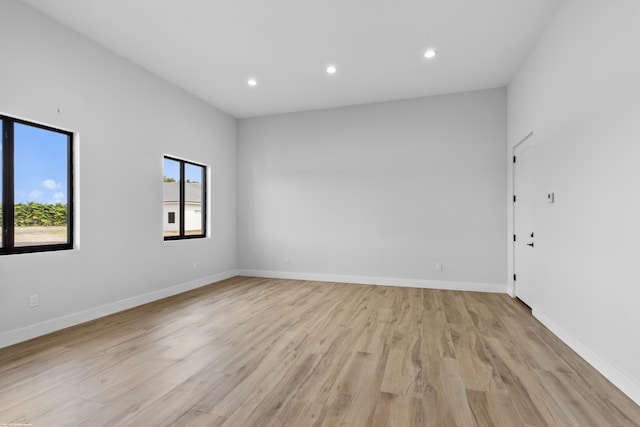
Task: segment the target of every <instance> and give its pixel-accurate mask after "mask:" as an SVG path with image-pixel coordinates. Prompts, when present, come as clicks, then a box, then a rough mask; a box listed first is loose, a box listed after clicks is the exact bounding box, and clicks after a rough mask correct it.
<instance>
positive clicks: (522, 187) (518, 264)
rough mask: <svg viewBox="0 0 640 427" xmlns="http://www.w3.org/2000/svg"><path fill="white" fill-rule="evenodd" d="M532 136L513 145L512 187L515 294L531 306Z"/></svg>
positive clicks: (533, 298)
mask: <svg viewBox="0 0 640 427" xmlns="http://www.w3.org/2000/svg"><path fill="white" fill-rule="evenodd" d="M532 152H533V138H532V137H527V138H526V139H525V140H524V141H522V142H521V143H519V144H518V145H516V147H515V148H514V160H515V163H514V164H513V189H514V195H515V201H514V223H513V226H514V233H515V240H514V242H513V245H514V251H513V253H514V273H515V276H514V278H515V281H514V285H515V291H516V297H518V298H520V299H521V300H522V301H524V303H525V304H527V305H528V306H529V307H533V305H534V303H535V301H534V300H535V294H536V290H535V286H534V283H533V282H532V280H533V272H534V263H533V255H534V251H535V250H536V248H535V230H534V221H533V161H534V159H533V155H532Z"/></svg>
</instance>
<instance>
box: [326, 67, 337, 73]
mask: <svg viewBox="0 0 640 427" xmlns="http://www.w3.org/2000/svg"><path fill="white" fill-rule="evenodd" d="M336 71H338V70H337V69H336V67H335V65H329V66H328V67H327V73H329V74H335V72H336Z"/></svg>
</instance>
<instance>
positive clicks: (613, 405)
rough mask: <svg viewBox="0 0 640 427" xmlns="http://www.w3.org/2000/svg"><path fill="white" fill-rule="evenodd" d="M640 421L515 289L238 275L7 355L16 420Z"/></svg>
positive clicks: (4, 367)
mask: <svg viewBox="0 0 640 427" xmlns="http://www.w3.org/2000/svg"><path fill="white" fill-rule="evenodd" d="M3 423H4V424H8V423H28V424H31V425H33V426H134V425H135V426H165V425H175V426H224V427H227V426H261V427H262V426H294V427H304V426H350V427H351V426H438V427H443V426H444V427H448V426H464V427H466V426H509V427H511V426H580V427H587V426H598V427H602V426H638V425H639V423H640V407H638V406H637V405H636V404H635V403H633V402H632V401H631V400H630V399H628V398H627V397H626V396H624V395H623V394H622V393H621V392H620V391H619V390H617V389H616V388H615V387H613V386H612V385H611V384H610V383H609V382H608V381H607V380H606V379H605V378H604V377H602V376H601V375H600V374H599V373H597V372H596V371H595V370H594V369H593V368H592V367H590V366H589V365H588V364H587V363H586V362H584V361H583V360H582V359H581V358H580V357H578V356H577V355H576V354H575V353H574V352H573V351H572V350H571V349H569V348H568V347H567V346H566V345H564V344H563V343H562V342H561V341H560V340H559V339H557V338H556V337H555V336H554V335H553V334H551V333H550V332H549V331H548V330H547V329H545V328H544V327H543V326H542V325H541V324H540V323H538V322H537V321H536V320H535V319H534V318H533V317H532V316H531V313H530V312H529V310H528V309H527V308H526V306H524V305H523V304H521V303H520V302H518V301H517V300H514V299H511V298H510V297H509V296H507V295H501V294H488V293H474V292H457V291H440V290H428V289H413V288H399V287H385V286H365V285H353V284H341V283H321V282H301V281H293V280H271V279H257V278H248V277H236V278H233V279H229V280H226V281H223V282H219V283H217V284H214V285H211V286H207V287H204V288H200V289H197V290H195V291H191V292H188V293H185V294H181V295H178V296H175V297H172V298H167V299H164V300H161V301H157V302H154V303H151V304H147V305H144V306H141V307H137V308H134V309H131V310H128V311H125V312H122V313H118V314H115V315H111V316H107V317H104V318H101V319H98V320H95V321H93V322H89V323H85V324H82V325H78V326H76V327H73V328H69V329H66V330H63V331H59V332H56V333H53V334H50V335H47V336H44V337H40V338H37V339H34V340H31V341H28V342H25V343H21V344H18V345H15V346H12V347H8V348H4V349H0V425H4V424H3Z"/></svg>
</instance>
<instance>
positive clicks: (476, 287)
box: [238, 270, 507, 293]
mask: <svg viewBox="0 0 640 427" xmlns="http://www.w3.org/2000/svg"><path fill="white" fill-rule="evenodd" d="M238 274H239V275H241V276H253V277H265V278H269V279H294V280H313V281H318V282H337V283H357V284H362V285H384V286H403V287H407V288H423V289H445V290H455V291H475V292H495V293H507V285H506V284H504V285H500V284H495V283H475V282H449V281H446V280H424V279H394V278H390V277H367V276H350V275H339V274H318V273H296V272H285V271H269V270H238Z"/></svg>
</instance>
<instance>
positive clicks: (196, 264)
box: [193, 261, 198, 270]
mask: <svg viewBox="0 0 640 427" xmlns="http://www.w3.org/2000/svg"><path fill="white" fill-rule="evenodd" d="M193 269H194V270H197V269H198V263H197V262H195V261H193Z"/></svg>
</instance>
